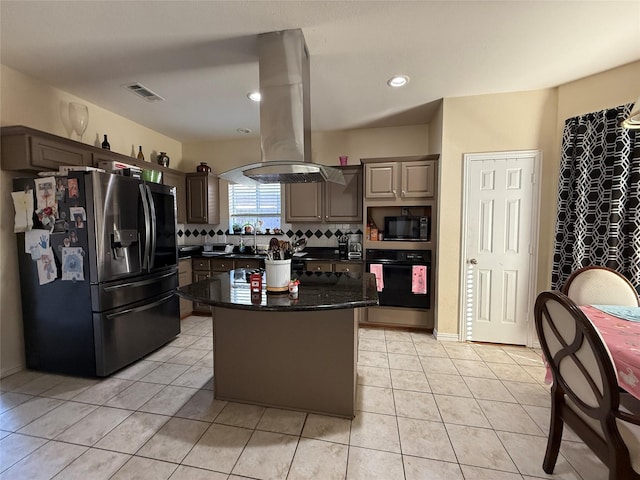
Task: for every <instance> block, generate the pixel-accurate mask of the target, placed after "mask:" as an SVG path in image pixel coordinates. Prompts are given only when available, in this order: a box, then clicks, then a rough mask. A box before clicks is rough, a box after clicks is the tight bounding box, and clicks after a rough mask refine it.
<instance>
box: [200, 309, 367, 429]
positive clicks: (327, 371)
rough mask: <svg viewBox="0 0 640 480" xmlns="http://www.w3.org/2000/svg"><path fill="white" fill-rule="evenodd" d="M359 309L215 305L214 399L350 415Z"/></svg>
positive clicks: (349, 416) (334, 414)
mask: <svg viewBox="0 0 640 480" xmlns="http://www.w3.org/2000/svg"><path fill="white" fill-rule="evenodd" d="M359 310H360V309H329V310H324V311H304V312H300V311H298V312H296V311H290V312H282V311H273V312H269V311H267V312H264V311H262V312H255V311H247V310H237V309H229V308H223V307H214V308H213V312H212V314H213V341H214V346H213V352H214V353H213V355H214V360H213V365H214V375H213V379H214V392H215V398H216V399H219V400H228V401H234V402H243V403H251V404H255V405H264V406H268V407H280V408H288V409H294V410H301V411H305V412H315V413H321V414H325V415H333V416H338V417H344V418H353V416H354V414H355V392H356V362H357V352H358V348H357V340H358V318H359V316H360V315H359V313H360V312H359Z"/></svg>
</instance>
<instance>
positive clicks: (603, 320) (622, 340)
mask: <svg viewBox="0 0 640 480" xmlns="http://www.w3.org/2000/svg"><path fill="white" fill-rule="evenodd" d="M580 310H582V312H583V313H584V314H585V315H586V316H587V318H589V320H591V323H593V325H594V326H595V327H596V328H597V330H598V331H599V332H600V335H601V336H602V339H603V340H604V343H605V344H606V346H607V348H608V349H609V352H610V353H611V358H612V359H613V363H614V367H615V370H616V375H617V376H618V384H619V385H620V386H621V387H622V388H623V389H624V390H626V391H627V392H628V393H630V394H631V395H633V396H634V397H636V398H638V399H640V307H622V306H616V305H583V306H581V307H580Z"/></svg>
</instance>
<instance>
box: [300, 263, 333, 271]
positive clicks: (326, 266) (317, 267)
mask: <svg viewBox="0 0 640 480" xmlns="http://www.w3.org/2000/svg"><path fill="white" fill-rule="evenodd" d="M305 268H306V269H307V272H332V271H333V263H331V262H306V263H305Z"/></svg>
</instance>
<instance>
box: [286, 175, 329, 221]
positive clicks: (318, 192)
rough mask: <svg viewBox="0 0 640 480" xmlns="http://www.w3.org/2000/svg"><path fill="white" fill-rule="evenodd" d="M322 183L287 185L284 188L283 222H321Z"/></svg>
mask: <svg viewBox="0 0 640 480" xmlns="http://www.w3.org/2000/svg"><path fill="white" fill-rule="evenodd" d="M322 188H323V184H322V183H288V184H287V185H286V186H285V200H284V202H285V221H287V222H289V223H291V222H321V221H322Z"/></svg>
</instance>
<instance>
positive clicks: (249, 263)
mask: <svg viewBox="0 0 640 480" xmlns="http://www.w3.org/2000/svg"><path fill="white" fill-rule="evenodd" d="M233 268H247V269H252V270H253V269H256V268H260V260H251V259H248V258H239V259H237V260H235V261H234V267H233Z"/></svg>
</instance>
